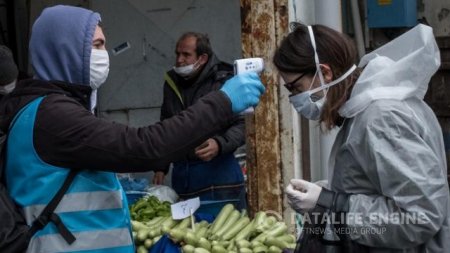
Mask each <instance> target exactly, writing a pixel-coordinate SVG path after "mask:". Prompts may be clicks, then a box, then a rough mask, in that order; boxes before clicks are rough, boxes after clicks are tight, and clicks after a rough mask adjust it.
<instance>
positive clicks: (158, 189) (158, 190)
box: [145, 185, 178, 204]
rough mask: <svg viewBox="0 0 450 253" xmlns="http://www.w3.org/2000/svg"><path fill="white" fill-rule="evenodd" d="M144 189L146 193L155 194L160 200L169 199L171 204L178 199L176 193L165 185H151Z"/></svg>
mask: <svg viewBox="0 0 450 253" xmlns="http://www.w3.org/2000/svg"><path fill="white" fill-rule="evenodd" d="M145 191H146V192H147V193H148V195H150V196H155V197H157V198H158V199H159V200H160V201H169V202H170V203H172V204H173V203H175V202H177V201H178V194H177V193H176V192H175V191H174V190H173V189H172V188H170V187H169V186H166V185H153V186H150V187H147V188H146V189H145Z"/></svg>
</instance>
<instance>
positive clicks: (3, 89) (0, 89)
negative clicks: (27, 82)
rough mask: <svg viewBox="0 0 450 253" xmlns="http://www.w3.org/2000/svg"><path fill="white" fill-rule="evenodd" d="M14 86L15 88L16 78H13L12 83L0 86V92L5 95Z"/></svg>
mask: <svg viewBox="0 0 450 253" xmlns="http://www.w3.org/2000/svg"><path fill="white" fill-rule="evenodd" d="M14 88H16V80H14V81H13V82H12V83H8V84H7V85H4V86H0V94H3V95H6V94H8V93H11V91H13V90H14Z"/></svg>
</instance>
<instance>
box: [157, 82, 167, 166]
mask: <svg viewBox="0 0 450 253" xmlns="http://www.w3.org/2000/svg"><path fill="white" fill-rule="evenodd" d="M169 92H170V89H169V85H168V84H167V82H164V86H163V102H162V105H161V111H160V114H159V120H160V121H163V120H165V119H167V118H170V114H169V111H168V108H167V105H168V104H167V101H168V96H169ZM169 169H170V162H169V163H167V164H166V165H163V166H161V167H160V168H155V169H154V171H155V172H156V171H161V172H164V174H167V172H169Z"/></svg>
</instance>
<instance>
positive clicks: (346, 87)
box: [273, 23, 360, 129]
mask: <svg viewBox="0 0 450 253" xmlns="http://www.w3.org/2000/svg"><path fill="white" fill-rule="evenodd" d="M312 28H313V32H314V38H315V42H316V48H317V54H318V56H319V62H320V63H321V64H328V65H329V66H330V68H331V71H332V73H333V79H337V78H339V77H340V76H341V75H342V74H344V73H345V72H346V71H347V70H348V69H349V68H350V67H351V66H352V65H353V64H355V63H356V61H357V51H356V48H355V45H354V43H353V41H352V40H351V39H350V38H349V37H348V36H347V35H345V34H343V33H340V32H337V31H335V30H333V29H331V28H328V27H326V26H323V25H313V26H312ZM273 63H274V65H275V66H276V68H277V69H278V70H279V71H281V72H285V73H311V74H314V73H315V72H316V64H315V61H314V49H313V46H312V44H311V39H310V37H309V32H308V27H307V26H306V25H303V24H300V23H294V29H293V31H292V32H291V33H290V34H288V36H287V37H286V38H284V39H283V41H282V42H281V44H280V46H279V47H278V48H277V50H276V51H275V54H274V57H273ZM359 73H360V70H355V71H354V72H353V73H352V74H351V75H350V76H349V77H347V78H346V79H345V80H344V81H342V83H340V84H337V85H335V86H333V87H331V88H330V89H329V90H328V94H327V99H326V102H325V104H324V108H323V111H322V114H321V117H320V120H319V122H320V123H323V126H324V127H325V128H326V129H331V128H333V127H334V126H335V125H336V124H337V123H338V121H339V118H340V117H339V114H338V110H339V108H340V107H341V106H342V105H343V104H344V103H345V101H347V99H348V97H349V95H350V92H351V89H352V88H353V85H354V83H355V81H356V79H357V77H358V76H359Z"/></svg>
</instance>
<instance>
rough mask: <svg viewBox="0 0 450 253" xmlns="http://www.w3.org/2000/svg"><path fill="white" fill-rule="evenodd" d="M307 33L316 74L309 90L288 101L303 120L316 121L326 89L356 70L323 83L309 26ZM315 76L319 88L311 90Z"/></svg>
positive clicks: (348, 71) (320, 112) (320, 111)
mask: <svg viewBox="0 0 450 253" xmlns="http://www.w3.org/2000/svg"><path fill="white" fill-rule="evenodd" d="M308 31H309V36H310V38H311V44H312V46H313V48H314V61H315V63H316V69H317V72H316V74H314V78H313V80H312V82H311V85H310V88H309V90H307V91H304V92H302V93H299V94H297V95H294V96H292V97H290V98H289V101H290V102H291V104H292V105H293V106H294V108H295V110H296V111H297V112H298V113H301V114H302V115H303V116H304V117H305V118H307V119H310V120H318V119H319V118H320V115H321V114H322V108H323V105H324V103H325V101H326V94H327V91H328V89H329V88H330V87H331V86H333V85H336V84H338V83H340V82H342V81H343V80H344V79H345V78H347V76H349V75H350V74H351V73H352V72H353V71H354V70H355V69H356V66H355V65H353V66H352V67H351V68H350V69H349V70H347V72H345V73H344V74H343V75H342V76H340V77H339V78H338V79H336V80H334V81H332V82H329V83H325V80H324V78H323V74H322V70H321V68H320V62H319V56H318V55H317V49H316V41H315V39H314V33H313V30H312V27H311V26H308ZM317 75H318V76H319V80H320V86H319V87H317V88H314V89H312V90H311V87H312V86H313V84H314V81H315V79H316V76H317ZM320 91H323V94H324V95H323V96H322V97H321V98H319V99H317V97H318V96H317V95H316V93H318V92H320Z"/></svg>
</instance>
